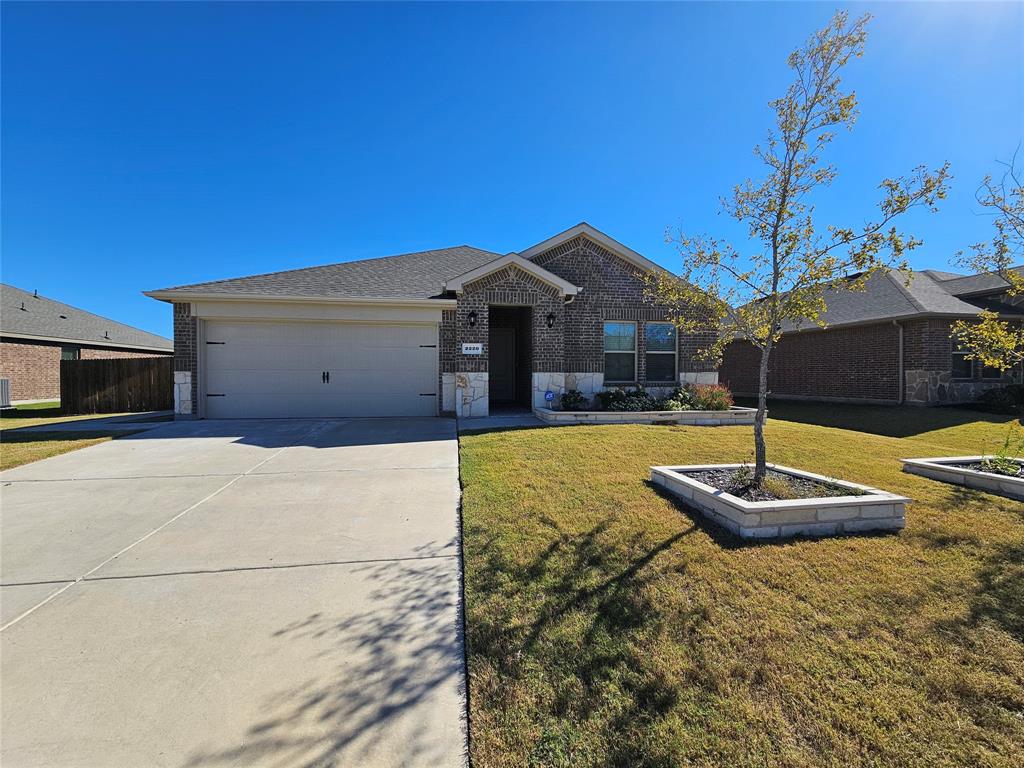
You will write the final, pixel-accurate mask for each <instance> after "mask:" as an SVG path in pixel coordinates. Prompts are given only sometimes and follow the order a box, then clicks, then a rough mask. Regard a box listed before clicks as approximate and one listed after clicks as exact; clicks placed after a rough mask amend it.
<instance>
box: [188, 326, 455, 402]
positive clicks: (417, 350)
mask: <svg viewBox="0 0 1024 768" xmlns="http://www.w3.org/2000/svg"><path fill="white" fill-rule="evenodd" d="M206 339H207V342H212V343H208V344H207V345H206V366H205V368H206V374H205V376H206V392H207V395H208V396H207V398H206V403H207V416H208V417H210V418H246V417H260V416H263V417H270V418H275V417H317V416H433V415H436V413H437V348H436V345H437V328H436V326H430V325H419V326H416V325H369V324H366V325H359V324H352V323H292V322H266V323H261V322H260V323H257V322H253V323H243V322H227V321H223V322H222V321H207V324H206ZM324 371H328V372H329V373H330V381H329V383H324V381H323V373H324Z"/></svg>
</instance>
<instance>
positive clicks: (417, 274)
mask: <svg viewBox="0 0 1024 768" xmlns="http://www.w3.org/2000/svg"><path fill="white" fill-rule="evenodd" d="M500 256H501V254H497V253H492V252H491V251H484V250H481V249H480V248H472V247H470V246H468V245H460V246H456V247H454V248H441V249H438V250H436V251H420V252H419V253H405V254H401V255H399V256H385V257H383V258H379V259H364V260H362V261H347V262H344V263H341V264H326V265H324V266H322V267H306V268H305V269H291V270H288V271H286V272H271V273H269V274H265V275H253V276H252V277H236V278H232V279H229V280H214V281H212V282H208V283H194V284H192V285H180V286H176V287H174V288H165V289H163V290H161V291H154V292H153V293H159V294H164V295H161V297H160V298H165V296H166V298H172V297H173V294H174V293H175V292H177V293H180V294H183V295H189V294H198V293H202V294H235V295H245V294H252V295H253V296H267V297H274V296H309V297H324V298H339V299H348V298H360V299H369V298H382V299H430V298H436V297H437V296H439V295H440V294H441V293H443V292H444V284H445V281H446V280H448V279H449V278H452V277H457V276H458V275H461V274H463V273H464V272H468V271H469V270H471V269H475V268H476V267H479V266H480V265H482V264H486V263H487V262H489V261H493V260H494V259H497V258H500ZM168 294H169V295H168Z"/></svg>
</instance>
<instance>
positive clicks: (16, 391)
mask: <svg viewBox="0 0 1024 768" xmlns="http://www.w3.org/2000/svg"><path fill="white" fill-rule="evenodd" d="M64 347H78V350H79V358H80V359H82V360H108V359H114V358H123V357H161V356H162V355H160V354H159V353H157V352H146V351H136V350H130V349H115V348H111V347H89V346H85V345H82V344H73V343H70V342H69V343H67V344H64V343H61V342H46V341H21V340H18V339H3V340H2V341H0V378H5V379H10V380H11V399H12V400H58V399H60V357H61V349H63V348H64Z"/></svg>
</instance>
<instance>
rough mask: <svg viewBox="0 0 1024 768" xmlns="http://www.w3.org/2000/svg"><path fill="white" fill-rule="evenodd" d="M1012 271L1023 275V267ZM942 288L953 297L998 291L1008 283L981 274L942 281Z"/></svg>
mask: <svg viewBox="0 0 1024 768" xmlns="http://www.w3.org/2000/svg"><path fill="white" fill-rule="evenodd" d="M1013 271H1014V272H1017V273H1018V274H1020V275H1024V267H1014V268H1013ZM942 287H943V288H945V289H946V290H947V291H949V292H950V293H952V294H953V295H954V296H964V295H967V294H970V293H984V292H988V291H998V290H1001V289H1004V288H1007V287H1009V283H1007V282H1006V281H1005V280H1004V279H1003V278H1001V277H1000V276H999V275H997V274H996V273H994V272H982V273H981V274H978V275H958V276H957V277H955V278H953V279H951V280H947V281H944V282H943V283H942Z"/></svg>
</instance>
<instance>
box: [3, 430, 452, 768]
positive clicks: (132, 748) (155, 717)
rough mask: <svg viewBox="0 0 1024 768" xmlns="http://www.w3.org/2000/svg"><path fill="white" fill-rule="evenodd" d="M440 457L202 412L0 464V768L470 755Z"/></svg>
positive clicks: (356, 761) (366, 433)
mask: <svg viewBox="0 0 1024 768" xmlns="http://www.w3.org/2000/svg"><path fill="white" fill-rule="evenodd" d="M457 462H458V455H457V447H456V441H455V428H454V423H453V422H452V421H449V420H441V419H395V420H388V419H375V420H369V419H368V420H336V421H315V420H297V421H262V422H261V421H243V422H216V421H200V422H174V423H165V424H162V425H160V426H159V427H158V428H155V429H151V430H148V431H147V432H144V433H141V434H138V435H133V436H130V437H126V438H122V439H120V440H116V441H113V442H110V443H103V444H101V445H98V446H94V447H91V448H86V449H83V450H81V451H77V452H75V453H71V454H65V455H63V456H58V457H55V458H52V459H48V460H45V461H41V462H37V463H35V464H30V465H26V466H23V467H19V468H17V469H13V470H9V471H7V472H3V473H0V497H2V503H3V518H2V539H0V546H2V551H0V555H2V558H0V579H2V584H3V586H2V587H0V609H2V611H0V622H2V624H3V629H2V631H0V651H2V654H0V665H2V668H0V678H2V679H0V686H2V699H0V730H2V732H3V740H2V745H0V764H2V765H3V766H4V768H11V767H20V766H44V765H45V766H53V765H69V766H71V765H73V766H133V767H134V766H143V765H145V766H262V765H272V766H293V765H294V766H308V765H338V766H347V765H359V766H391V765H394V766H399V765H408V766H416V765H424V766H426V765H431V766H433V765H444V766H449V765H452V766H458V765H464V764H465V760H466V754H465V748H466V730H465V728H466V725H465V710H464V691H465V680H464V675H463V670H464V657H463V645H462V634H461V616H460V610H461V606H460V588H459V587H460V567H459V540H458V519H457V514H458V512H457V510H458V498H459V486H458V465H457Z"/></svg>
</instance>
